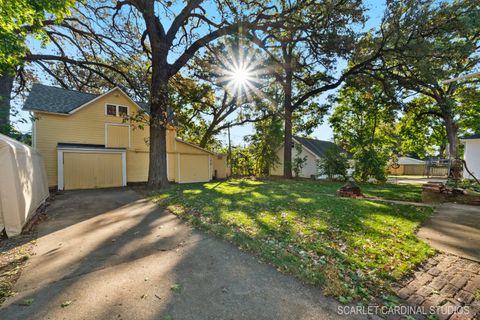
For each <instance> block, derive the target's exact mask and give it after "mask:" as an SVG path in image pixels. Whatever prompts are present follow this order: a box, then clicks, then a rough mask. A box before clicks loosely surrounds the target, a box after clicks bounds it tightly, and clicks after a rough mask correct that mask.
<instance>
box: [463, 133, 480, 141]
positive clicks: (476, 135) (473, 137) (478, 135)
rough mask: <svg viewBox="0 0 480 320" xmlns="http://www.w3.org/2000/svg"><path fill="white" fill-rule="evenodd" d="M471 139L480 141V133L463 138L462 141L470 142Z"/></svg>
mask: <svg viewBox="0 0 480 320" xmlns="http://www.w3.org/2000/svg"><path fill="white" fill-rule="evenodd" d="M469 139H480V133H475V134H472V135H469V136H466V137H464V138H462V140H469Z"/></svg>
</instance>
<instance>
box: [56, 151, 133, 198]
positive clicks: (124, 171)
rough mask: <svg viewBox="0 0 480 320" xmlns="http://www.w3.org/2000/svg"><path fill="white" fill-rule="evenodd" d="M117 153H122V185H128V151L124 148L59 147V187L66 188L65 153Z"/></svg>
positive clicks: (59, 188)
mask: <svg viewBox="0 0 480 320" xmlns="http://www.w3.org/2000/svg"><path fill="white" fill-rule="evenodd" d="M65 152H67V153H116V154H121V155H122V187H125V186H126V185H127V151H126V150H124V149H110V150H106V149H95V148H68V147H65V148H63V147H61V148H57V188H58V190H63V189H65V175H64V168H63V166H64V153H65Z"/></svg>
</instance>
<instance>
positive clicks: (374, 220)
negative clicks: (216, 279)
mask: <svg viewBox="0 0 480 320" xmlns="http://www.w3.org/2000/svg"><path fill="white" fill-rule="evenodd" d="M223 186H224V187H225V188H227V189H223V188H210V186H209V184H204V185H195V186H194V188H193V189H189V186H188V185H182V186H181V187H176V189H175V190H173V191H171V193H170V195H171V197H172V198H171V199H168V198H167V199H165V201H166V203H167V204H177V205H181V206H183V207H185V208H186V212H181V211H182V210H180V211H179V212H177V213H180V215H181V216H183V217H186V218H187V219H188V220H190V221H192V222H193V223H194V224H196V225H199V226H201V227H202V228H204V229H208V230H211V231H213V232H214V233H216V234H218V235H220V236H222V237H224V238H227V239H228V240H231V241H233V242H235V243H237V244H238V245H240V246H241V247H245V248H246V249H248V250H250V251H253V252H255V253H256V254H258V255H259V256H260V257H261V258H263V259H265V260H268V261H270V262H272V263H274V264H275V265H277V266H278V267H280V268H283V269H285V271H287V272H291V273H294V274H296V275H299V274H300V277H301V278H303V279H306V280H307V281H309V282H311V283H317V284H321V283H323V281H324V279H323V274H322V272H321V270H322V269H323V268H324V266H325V264H324V262H325V260H329V259H330V260H331V261H330V262H331V263H341V264H347V265H349V267H351V268H353V269H367V270H372V269H373V270H374V271H375V272H376V273H378V274H379V275H380V276H381V277H383V278H394V279H396V278H398V277H400V276H401V275H402V274H403V273H405V272H406V271H408V270H409V269H411V268H413V267H414V266H415V265H417V264H418V263H419V262H421V261H423V260H424V259H425V258H426V257H428V256H429V255H431V254H432V252H433V251H431V250H430V249H429V247H428V245H426V244H425V243H423V242H422V241H420V240H419V239H417V238H416V236H415V231H416V229H417V227H418V224H419V223H420V222H422V221H423V220H424V219H425V218H426V217H427V216H428V215H429V209H424V208H415V207H412V206H402V205H392V204H386V203H379V202H373V201H366V200H358V199H344V198H335V197H327V196H325V195H323V196H322V195H317V196H314V195H312V193H311V192H309V191H307V192H304V191H303V190H301V189H299V188H291V187H292V186H291V185H289V189H286V188H285V184H281V188H276V187H275V185H274V184H271V183H270V184H269V183H265V182H257V181H255V182H250V181H243V180H241V181H233V182H228V183H226V184H224V185H223ZM297 186H300V184H298V185H297ZM292 189H293V190H294V192H290V191H289V190H292ZM287 192H288V193H287ZM307 194H308V195H307ZM164 198H165V197H164ZM177 209H178V208H177ZM174 210H175V209H174ZM191 212H193V213H194V214H193V215H191V214H189V213H191ZM322 256H324V257H323V258H322ZM302 265H307V267H306V268H301V266H302ZM314 270H315V271H317V272H313V271H314ZM319 270H320V272H318V271H319Z"/></svg>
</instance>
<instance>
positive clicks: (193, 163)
mask: <svg viewBox="0 0 480 320" xmlns="http://www.w3.org/2000/svg"><path fill="white" fill-rule="evenodd" d="M179 162H180V178H179V181H178V182H180V183H182V182H200V181H208V180H210V177H209V166H210V162H209V156H208V155H201V154H198V155H194V154H180V161H179Z"/></svg>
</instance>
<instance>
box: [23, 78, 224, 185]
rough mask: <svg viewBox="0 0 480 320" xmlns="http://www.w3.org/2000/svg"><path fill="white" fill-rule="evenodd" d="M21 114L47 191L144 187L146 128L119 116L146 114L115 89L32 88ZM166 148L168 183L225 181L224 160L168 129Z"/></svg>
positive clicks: (146, 154) (141, 107)
mask: <svg viewBox="0 0 480 320" xmlns="http://www.w3.org/2000/svg"><path fill="white" fill-rule="evenodd" d="M23 110H27V111H30V112H32V113H33V117H34V120H33V130H32V139H33V147H34V148H35V149H37V150H38V151H39V152H40V153H41V154H42V156H43V158H44V162H45V167H46V171H47V176H48V184H49V186H50V187H57V188H58V189H59V190H64V189H65V190H70V189H87V188H103V187H117V186H126V185H127V183H135V182H145V181H147V177H148V163H149V146H148V138H149V128H148V127H145V128H144V129H140V128H138V126H135V125H134V124H132V123H130V122H129V121H128V120H127V121H126V120H125V116H128V115H132V114H135V113H137V112H139V111H141V110H144V111H146V112H147V113H148V111H149V110H148V108H147V107H146V106H145V105H143V104H140V103H137V102H135V101H133V100H132V99H131V98H130V97H129V96H128V95H127V94H126V93H125V92H124V91H123V90H121V89H120V88H114V89H112V90H110V91H108V92H106V93H104V94H101V95H94V94H88V93H83V92H78V91H72V90H65V89H61V88H57V87H51V86H45V85H40V84H35V85H34V86H33V87H32V90H31V92H30V94H29V96H28V98H27V100H26V102H25V105H24V107H23ZM170 116H172V115H170ZM166 143H167V169H168V179H169V180H170V181H172V182H178V183H186V182H204V181H209V180H211V179H212V178H214V177H215V178H220V179H221V178H225V177H226V173H227V169H226V158H225V156H222V155H217V154H215V153H213V152H211V151H208V150H205V149H203V148H200V147H199V146H196V145H194V144H191V143H188V142H186V141H183V140H181V139H179V138H177V137H176V128H175V127H174V126H171V127H169V129H168V130H167V141H166Z"/></svg>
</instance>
